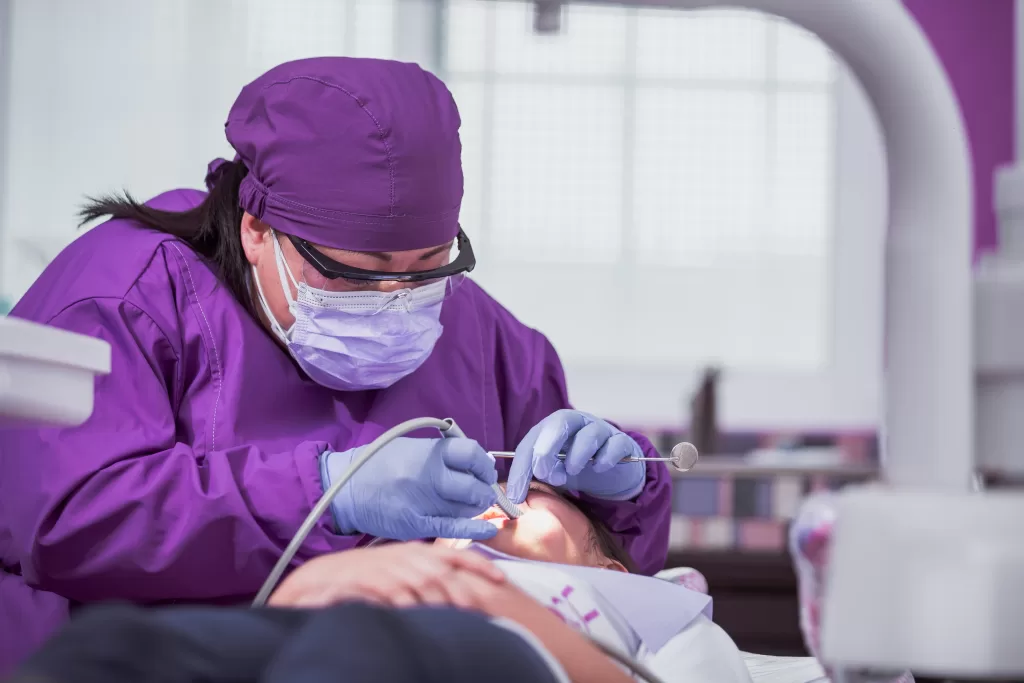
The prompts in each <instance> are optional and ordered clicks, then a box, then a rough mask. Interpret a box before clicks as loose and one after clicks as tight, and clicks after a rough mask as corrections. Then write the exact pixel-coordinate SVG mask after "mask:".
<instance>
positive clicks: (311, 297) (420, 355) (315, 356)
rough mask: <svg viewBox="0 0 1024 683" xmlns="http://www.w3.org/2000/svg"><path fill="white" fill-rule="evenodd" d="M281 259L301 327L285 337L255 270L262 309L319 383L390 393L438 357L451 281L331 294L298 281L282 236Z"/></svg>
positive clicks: (291, 304) (283, 281)
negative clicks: (443, 307) (393, 289)
mask: <svg viewBox="0 0 1024 683" xmlns="http://www.w3.org/2000/svg"><path fill="white" fill-rule="evenodd" d="M274 258H275V260H276V261H277V273H278V277H279V278H280V280H281V288H282V289H283V290H284V296H285V298H286V299H287V300H288V310H289V312H291V314H292V315H293V316H295V324H294V325H292V326H291V328H289V329H288V330H284V329H283V328H282V327H281V325H280V323H278V322H277V319H276V318H274V315H273V313H271V312H270V307H269V306H268V305H267V300H266V297H265V296H264V295H263V287H262V285H261V284H260V279H259V276H258V274H257V273H256V272H255V270H254V271H253V277H254V278H256V289H257V292H258V293H259V299H260V305H261V306H262V307H263V312H264V313H265V314H266V316H267V319H268V320H269V321H270V326H271V328H272V329H273V331H274V334H275V335H277V337H278V338H279V339H280V340H281V342H282V343H284V344H285V345H286V346H287V347H288V352H289V353H291V355H292V357H293V358H294V359H295V361H296V362H297V363H298V364H299V366H300V367H301V368H302V370H303V371H304V372H305V373H306V374H307V375H309V377H310V379H312V380H313V381H315V382H316V383H317V384H321V385H323V386H325V387H328V388H329V389H335V390H338V391H362V390H366V389H385V388H387V387H390V386H391V385H392V384H394V383H395V382H397V381H398V380H400V379H402V378H403V377H405V376H406V375H409V374H410V373H412V372H413V371H414V370H416V369H417V368H418V367H420V366H421V365H422V364H423V362H424V361H425V360H426V359H427V357H429V356H430V353H431V351H433V350H434V344H435V343H436V342H437V339H438V337H440V336H441V330H442V326H441V322H440V317H441V304H442V303H443V302H444V297H445V292H446V289H447V282H445V281H444V280H441V281H440V282H435V283H431V284H429V285H424V286H422V287H417V288H416V289H401V290H398V291H396V292H328V291H325V290H322V289H314V288H313V287H310V286H309V285H307V284H306V283H304V282H297V281H296V280H295V277H294V276H293V275H292V272H291V270H290V269H289V268H288V264H287V263H286V262H285V260H284V253H283V252H282V251H281V245H280V244H279V243H278V240H277V237H276V236H274ZM286 277H287V280H286V279H285V278H286ZM289 280H290V281H291V283H292V284H293V285H295V290H296V292H297V295H296V297H295V298H292V293H291V290H290V289H289V287H288V286H287V282H288V281H289Z"/></svg>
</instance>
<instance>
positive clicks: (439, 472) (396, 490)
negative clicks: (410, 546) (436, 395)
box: [320, 438, 498, 541]
mask: <svg viewBox="0 0 1024 683" xmlns="http://www.w3.org/2000/svg"><path fill="white" fill-rule="evenodd" d="M363 448H364V447H360V448H353V449H352V450H349V451H345V452H342V453H339V452H330V451H329V452H327V453H324V454H323V455H322V456H321V460H320V472H321V475H322V477H323V484H324V490H325V491H326V490H328V489H329V488H330V487H331V484H332V482H334V481H337V480H338V478H339V477H342V476H344V474H345V472H347V471H348V469H349V467H351V465H352V463H353V462H354V461H355V460H356V458H358V457H359V456H360V455H361V454H362V451H363ZM497 480H498V473H497V471H496V470H495V468H494V460H493V459H492V458H491V456H489V455H487V452H486V451H484V449H483V448H481V446H480V444H478V443H477V442H476V441H473V440H472V439H458V438H451V439H410V438H399V439H395V440H394V441H392V442H391V443H389V444H387V445H386V446H384V448H382V449H381V450H380V451H378V452H377V453H376V454H375V455H374V456H373V457H372V458H370V460H369V461H368V462H366V463H364V464H363V466H362V467H360V468H359V470H358V471H357V472H356V473H355V475H354V476H353V477H352V478H351V479H350V480H349V481H348V483H347V484H345V486H343V487H342V489H341V492H340V493H339V494H338V495H337V496H336V497H335V499H334V501H333V503H332V506H331V507H332V509H333V512H334V519H335V522H336V524H337V526H338V530H339V531H340V532H341V533H343V534H356V533H363V534H370V535H371V536H378V537H381V538H389V539H393V540H396V541H410V540H414V539H420V538H437V537H441V538H469V539H473V540H483V539H487V538H491V537H492V536H494V534H496V533H497V531H498V530H497V527H495V526H494V525H493V524H490V523H489V522H486V521H484V520H479V519H472V517H475V516H476V515H479V514H481V513H482V512H484V510H486V509H487V508H489V507H490V506H491V505H493V504H494V502H495V493H494V490H493V489H491V484H493V483H495V482H496V481H497Z"/></svg>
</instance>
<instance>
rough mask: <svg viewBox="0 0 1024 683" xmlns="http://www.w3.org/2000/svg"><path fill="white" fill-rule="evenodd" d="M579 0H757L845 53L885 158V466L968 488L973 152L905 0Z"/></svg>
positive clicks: (698, 4)
mask: <svg viewBox="0 0 1024 683" xmlns="http://www.w3.org/2000/svg"><path fill="white" fill-rule="evenodd" d="M575 1H576V0H567V1H566V2H565V3H564V4H570V2H575ZM539 2H541V3H545V2H547V3H550V2H552V0H539ZM580 4H591V5H617V6H636V7H640V6H642V7H661V8H676V9H705V8H712V7H738V8H747V9H753V10H759V11H762V12H766V13H768V14H774V15H776V16H780V17H783V18H785V19H789V20H790V21H792V22H794V23H796V24H799V25H801V26H803V27H804V28H806V29H807V30H809V31H811V32H812V33H814V34H816V35H817V36H819V37H820V38H821V39H822V40H823V41H824V42H825V43H826V44H827V45H828V46H829V47H830V48H832V50H833V51H834V52H835V53H836V54H837V55H838V56H839V57H840V58H841V59H842V60H843V61H844V62H846V64H847V65H848V66H849V67H850V69H851V70H852V71H853V73H854V75H855V76H856V77H857V78H858V80H860V82H861V84H862V85H863V86H864V89H865V91H866V92H867V95H868V98H869V100H870V101H871V103H872V105H873V106H874V109H875V111H876V112H877V114H878V118H879V121H880V123H881V127H882V131H883V134H884V137H885V145H886V155H887V161H888V166H889V232H888V237H887V239H886V255H885V257H886V260H885V287H886V289H885V292H886V295H885V334H886V338H885V359H886V371H885V379H884V383H883V386H884V397H883V401H884V408H885V411H884V415H885V419H884V427H883V429H884V434H883V435H882V436H883V444H884V446H883V468H884V472H885V476H886V479H887V480H888V481H890V482H891V483H894V484H898V485H904V486H923V487H930V488H938V489H948V490H961V491H966V490H969V489H970V487H971V476H972V472H973V469H974V458H973V451H974V380H973V372H974V371H973V367H974V358H973V353H972V340H973V315H972V276H971V256H972V254H971V245H972V201H973V189H972V184H971V183H972V176H971V166H970V155H969V148H968V144H967V137H966V133H965V131H964V125H963V121H962V119H961V116H960V109H959V106H958V104H957V100H956V96H955V94H954V93H953V89H952V87H951V85H950V83H949V80H948V78H947V76H946V72H945V71H944V70H943V68H942V65H941V64H940V62H939V60H938V57H937V56H936V55H935V53H934V51H933V50H932V48H931V45H930V44H929V43H928V40H927V38H926V37H925V35H924V33H923V32H922V30H921V28H920V27H919V26H918V24H917V22H915V21H914V19H913V17H912V16H911V15H910V13H909V11H908V10H907V9H906V8H905V7H904V6H903V3H902V2H899V0H583V1H582V2H581V3H580Z"/></svg>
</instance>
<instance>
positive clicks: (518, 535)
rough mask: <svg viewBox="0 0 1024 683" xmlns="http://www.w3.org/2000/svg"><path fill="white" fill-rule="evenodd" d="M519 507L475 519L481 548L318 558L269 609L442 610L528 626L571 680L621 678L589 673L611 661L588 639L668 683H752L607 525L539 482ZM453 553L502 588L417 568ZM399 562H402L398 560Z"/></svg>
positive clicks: (733, 651) (733, 656)
mask: <svg viewBox="0 0 1024 683" xmlns="http://www.w3.org/2000/svg"><path fill="white" fill-rule="evenodd" d="M520 507H521V509H522V510H523V515H522V517H520V518H518V519H515V520H511V519H509V518H508V517H506V516H505V514H504V513H503V512H502V511H501V510H500V509H499V508H497V507H494V508H491V509H490V510H487V511H486V512H484V513H483V514H482V515H480V517H481V518H482V519H486V520H488V521H490V522H492V523H493V524H494V525H495V526H497V527H498V529H499V531H498V534H497V535H496V536H494V537H493V538H491V539H489V540H487V541H483V542H472V541H466V540H454V539H437V540H436V541H435V542H434V544H433V545H432V546H424V544H421V543H394V544H391V545H386V546H384V547H380V548H372V549H366V550H365V551H356V552H366V553H368V554H369V553H373V552H377V553H381V554H382V555H381V556H380V560H381V561H380V562H379V563H376V562H373V561H371V559H370V558H368V559H367V562H368V566H367V567H366V568H365V570H363V571H361V572H360V571H356V570H355V569H354V560H355V559H356V557H355V556H353V551H349V552H348V553H345V554H339V555H338V556H325V557H323V558H317V559H316V560H312V561H310V562H309V563H307V564H306V565H304V566H303V567H301V568H299V569H298V570H296V571H295V572H294V573H293V574H292V575H291V576H290V577H289V578H288V579H287V580H286V581H285V582H284V583H283V584H282V585H281V586H280V588H279V589H278V590H277V592H276V593H275V594H274V596H273V597H272V599H271V604H275V605H287V606H300V607H319V606H325V605H329V604H335V603H339V602H345V601H349V600H361V601H367V602H372V603H377V604H383V605H388V606H393V607H407V606H411V605H417V604H420V605H422V604H448V605H454V606H457V607H461V608H464V609H469V610H473V611H478V612H483V613H484V614H486V615H487V616H489V617H491V618H492V619H499V620H511V621H512V622H515V623H516V624H518V625H520V626H522V627H525V628H526V629H527V630H528V631H530V632H531V633H532V634H533V635H534V636H536V637H537V639H538V640H539V644H540V645H541V650H542V654H544V655H545V656H548V657H550V656H553V657H554V659H555V660H557V662H559V664H560V665H561V667H562V671H561V672H559V673H560V675H565V676H568V678H569V679H570V680H586V681H598V680H616V679H615V678H604V677H603V675H602V674H599V673H597V672H594V671H590V672H587V673H585V674H584V672H583V671H582V669H581V667H582V666H584V665H586V664H587V663H588V662H589V663H590V665H591V666H592V665H593V663H594V662H598V661H599V662H604V663H605V664H607V663H608V662H609V660H608V659H607V657H606V656H605V655H603V654H601V653H600V652H599V651H598V650H597V649H596V648H594V646H593V645H591V644H590V643H589V642H588V641H587V640H586V639H583V638H579V636H578V635H577V634H584V635H586V636H588V637H590V638H594V639H597V640H599V641H600V642H602V643H605V644H608V645H610V646H612V647H613V648H615V649H617V650H619V651H620V652H622V653H624V654H626V655H628V656H629V657H631V658H633V659H635V660H637V661H640V662H641V663H643V664H644V665H645V666H646V667H647V668H648V669H650V670H651V671H652V672H654V673H655V674H657V675H658V676H660V677H661V678H662V680H664V681H666V682H668V681H683V680H686V681H690V680H699V681H705V682H707V683H716V682H717V681H722V682H723V683H725V682H728V683H733V682H734V681H735V682H737V683H739V682H743V683H746V682H748V681H750V678H749V674H748V672H747V668H746V665H745V664H744V662H743V658H742V655H741V654H740V652H739V650H738V648H737V647H736V645H735V644H734V643H733V642H732V640H731V639H730V638H729V637H728V636H727V635H726V634H725V632H724V631H722V630H721V629H720V628H719V627H718V626H716V625H715V624H714V623H712V622H711V620H710V618H709V617H710V599H709V598H708V597H707V596H706V595H703V594H700V593H696V592H694V591H691V590H688V589H687V588H684V587H682V586H677V585H674V584H670V583H668V582H666V581H662V580H660V579H655V578H651V577H647V576H641V575H637V574H632V573H631V571H632V570H633V569H634V566H633V561H632V559H631V558H630V557H629V555H628V553H626V551H625V550H624V549H623V548H622V546H621V545H619V543H618V541H617V540H616V539H615V537H614V536H613V535H612V534H611V533H610V532H609V531H608V530H607V529H606V528H605V527H604V526H603V524H602V523H601V522H599V521H597V520H595V519H593V518H591V517H589V516H588V514H587V512H586V508H584V507H582V506H579V505H578V504H577V503H576V502H575V500H574V499H573V498H571V497H569V496H567V495H564V494H562V493H561V492H559V491H557V490H555V489H553V488H552V487H550V486H548V485H546V484H542V483H540V482H533V483H532V484H531V486H530V491H529V494H528V495H527V498H526V501H525V502H524V503H523V504H522V505H520ZM452 549H454V550H459V551H462V553H460V554H466V555H470V556H474V555H482V556H483V557H485V558H487V559H489V560H490V561H491V563H492V564H493V565H494V566H496V567H497V568H498V569H500V571H501V573H502V574H503V575H504V577H505V578H506V579H507V585H506V586H504V587H502V588H501V589H495V588H494V587H493V586H486V587H485V588H484V589H483V590H485V592H486V596H485V597H481V596H478V595H476V594H475V591H476V590H478V589H481V585H482V582H480V581H477V580H475V577H473V576H472V572H466V571H462V570H459V569H456V570H451V571H449V572H448V573H445V570H444V569H436V568H435V569H433V570H425V569H424V566H425V564H424V560H425V557H429V553H430V551H431V550H437V551H444V552H450V551H451V550H452ZM388 552H389V553H390V555H389V556H388V557H385V556H384V554H385V553H388ZM405 552H408V553H409V556H408V558H403V557H402V555H401V554H402V553H405ZM423 553H426V556H424V555H423ZM432 571H433V572H437V573H436V574H432V573H431V572H432ZM425 576H426V578H424V577H425ZM528 598H532V600H530V599H528ZM538 608H539V609H538ZM552 616H553V617H555V619H554V620H552V619H551V617H552ZM624 680H629V679H624Z"/></svg>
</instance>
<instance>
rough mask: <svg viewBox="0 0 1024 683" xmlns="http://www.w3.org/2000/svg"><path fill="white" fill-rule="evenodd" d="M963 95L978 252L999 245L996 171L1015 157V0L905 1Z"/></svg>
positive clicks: (954, 84)
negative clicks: (994, 189)
mask: <svg viewBox="0 0 1024 683" xmlns="http://www.w3.org/2000/svg"><path fill="white" fill-rule="evenodd" d="M904 2H905V4H906V6H907V8H909V9H910V11H911V12H912V13H913V14H914V16H915V17H917V20H918V22H920V24H921V26H922V27H923V28H924V30H925V33H927V34H928V37H929V39H930V40H931V42H932V45H933V46H934V47H935V50H936V51H937V52H938V53H939V58H940V59H941V60H942V63H943V65H944V66H945V67H946V71H947V72H948V73H949V76H950V79H951V80H952V81H953V88H954V89H955V90H956V93H957V96H958V97H959V99H960V106H961V108H962V109H963V115H964V119H965V121H966V124H967V131H968V135H969V136H970V141H971V151H972V155H973V158H974V226H975V228H974V246H975V252H977V251H979V250H984V249H989V248H991V247H992V246H993V245H995V244H996V237H997V235H996V229H997V227H996V217H995V213H994V211H993V207H992V174H993V173H994V171H995V169H996V168H997V167H998V166H1000V165H1002V164H1004V163H1007V162H1009V161H1012V160H1013V150H1014V139H1013V138H1014V62H1015V56H1014V26H1015V23H1014V4H1015V3H1014V0H904Z"/></svg>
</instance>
